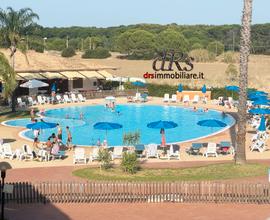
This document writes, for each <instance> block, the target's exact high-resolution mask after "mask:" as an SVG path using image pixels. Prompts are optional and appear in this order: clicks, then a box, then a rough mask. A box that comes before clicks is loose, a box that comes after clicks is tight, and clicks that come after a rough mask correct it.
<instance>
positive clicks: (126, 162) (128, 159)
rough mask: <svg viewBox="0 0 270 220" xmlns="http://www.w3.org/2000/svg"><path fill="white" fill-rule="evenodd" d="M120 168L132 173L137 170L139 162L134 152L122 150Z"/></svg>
mask: <svg viewBox="0 0 270 220" xmlns="http://www.w3.org/2000/svg"><path fill="white" fill-rule="evenodd" d="M121 168H122V170H123V171H124V172H127V173H130V174H134V173H136V172H137V171H138V170H139V162H138V159H137V155H136V153H135V152H133V153H129V152H124V153H123V158H122V161H121Z"/></svg>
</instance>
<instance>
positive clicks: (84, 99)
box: [78, 93, 86, 102]
mask: <svg viewBox="0 0 270 220" xmlns="http://www.w3.org/2000/svg"><path fill="white" fill-rule="evenodd" d="M78 100H79V102H85V101H86V98H85V97H83V96H82V94H81V93H79V94H78Z"/></svg>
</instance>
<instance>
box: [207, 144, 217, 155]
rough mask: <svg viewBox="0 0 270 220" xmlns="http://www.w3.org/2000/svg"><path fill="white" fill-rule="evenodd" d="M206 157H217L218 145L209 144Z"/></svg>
mask: <svg viewBox="0 0 270 220" xmlns="http://www.w3.org/2000/svg"><path fill="white" fill-rule="evenodd" d="M204 156H206V157H208V156H215V157H217V156H218V155H217V144H216V143H211V142H210V143H208V145H207V148H206V152H205V153H204Z"/></svg>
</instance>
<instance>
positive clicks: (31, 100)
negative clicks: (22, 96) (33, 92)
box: [28, 96, 37, 106]
mask: <svg viewBox="0 0 270 220" xmlns="http://www.w3.org/2000/svg"><path fill="white" fill-rule="evenodd" d="M28 102H29V105H30V106H33V105H36V104H37V102H36V100H33V98H32V97H31V96H29V97H28Z"/></svg>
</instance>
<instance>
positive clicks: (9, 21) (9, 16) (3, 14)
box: [0, 7, 39, 111]
mask: <svg viewBox="0 0 270 220" xmlns="http://www.w3.org/2000/svg"><path fill="white" fill-rule="evenodd" d="M35 19H39V17H38V15H37V14H36V13H34V12H33V11H32V9H30V8H22V9H20V10H19V11H15V10H13V9H12V8H11V7H8V8H7V9H6V11H4V10H3V9H0V28H1V32H2V33H3V34H4V38H5V41H6V42H7V44H8V47H9V49H10V58H11V66H12V68H13V70H15V53H16V50H17V47H18V45H19V44H20V43H21V42H22V40H23V38H22V33H23V31H24V30H25V29H26V28H27V27H29V26H30V25H33V24H34V20H35ZM13 74H14V76H13V77H12V78H11V79H13V80H15V72H14V71H13ZM9 83H10V81H9ZM5 84H6V85H7V84H8V82H5ZM11 85H16V83H13V82H12V83H11ZM15 90H16V86H15V88H14V89H13V92H12V95H11V99H12V111H15V110H16V109H15V100H16V97H15Z"/></svg>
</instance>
